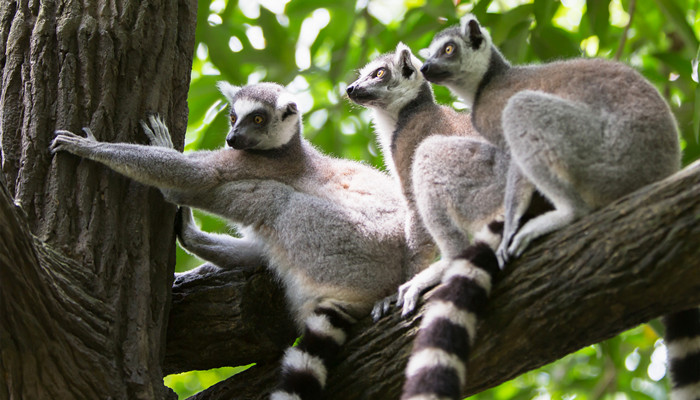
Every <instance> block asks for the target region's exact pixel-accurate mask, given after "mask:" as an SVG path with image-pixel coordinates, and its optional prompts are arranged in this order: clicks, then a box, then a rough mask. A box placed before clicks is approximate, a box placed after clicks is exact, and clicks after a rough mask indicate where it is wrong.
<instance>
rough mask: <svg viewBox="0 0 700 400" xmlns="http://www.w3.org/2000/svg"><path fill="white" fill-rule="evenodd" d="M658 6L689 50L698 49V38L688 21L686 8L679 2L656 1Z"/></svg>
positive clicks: (674, 0) (668, 0) (670, 0)
mask: <svg viewBox="0 0 700 400" xmlns="http://www.w3.org/2000/svg"><path fill="white" fill-rule="evenodd" d="M656 4H657V5H658V6H659V8H660V9H661V11H663V13H664V14H665V15H666V17H667V18H668V19H669V20H670V22H671V26H673V28H674V30H677V31H678V33H679V34H680V36H681V38H682V39H683V42H684V43H685V45H686V46H687V47H688V49H696V48H697V47H698V38H697V36H695V31H694V30H693V27H692V26H690V24H689V23H688V20H687V19H686V13H687V10H686V8H685V7H684V6H682V5H680V4H679V2H678V1H677V0H656ZM691 51H692V50H691ZM691 57H692V56H691Z"/></svg>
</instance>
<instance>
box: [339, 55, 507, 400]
mask: <svg viewBox="0 0 700 400" xmlns="http://www.w3.org/2000/svg"><path fill="white" fill-rule="evenodd" d="M420 67H421V63H420V61H418V60H417V59H416V58H415V57H414V56H413V54H411V51H410V50H409V49H408V48H407V47H406V46H405V45H403V44H399V45H398V46H397V48H396V53H394V54H387V55H383V56H380V57H378V58H377V59H375V60H374V61H372V62H371V63H369V64H368V65H367V66H365V67H364V68H362V70H361V72H360V78H359V79H358V80H357V81H356V82H354V83H353V84H351V85H350V86H349V87H348V89H347V92H348V96H349V97H350V99H351V100H353V101H355V102H356V103H358V104H361V105H364V106H366V107H368V108H370V109H371V110H373V112H374V122H375V127H376V131H377V136H378V137H379V142H380V143H382V148H383V150H384V156H385V160H386V162H387V164H388V167H389V169H390V170H392V171H394V172H395V173H396V174H397V175H398V177H399V180H400V181H401V183H402V188H403V192H404V196H405V197H406V198H407V200H408V203H409V209H417V211H418V212H419V213H420V216H421V219H422V221H423V222H424V223H425V225H426V227H427V228H428V231H430V234H431V235H432V236H433V238H434V239H435V241H436V242H437V243H438V246H439V248H440V252H441V256H442V258H441V260H440V261H438V262H436V263H434V264H432V265H431V266H430V267H429V268H427V269H426V270H424V271H422V272H421V273H419V274H418V275H416V277H414V278H413V279H411V280H410V281H409V282H407V283H405V284H404V285H402V286H401V288H400V289H399V303H403V314H404V315H406V314H408V313H409V312H411V311H413V309H414V308H415V306H416V301H417V299H418V297H419V295H420V292H421V291H422V290H423V289H425V288H426V287H428V286H432V285H434V284H436V283H438V282H440V280H441V279H442V284H441V285H440V287H439V288H438V289H436V290H435V292H434V293H433V296H432V297H431V299H430V302H429V305H428V309H427V311H426V313H425V315H424V317H423V320H422V322H421V327H420V331H419V334H418V337H417V338H416V340H415V343H414V354H413V355H412V356H411V359H410V361H409V364H408V368H407V381H406V385H405V386H404V396H406V397H407V398H410V397H413V396H414V395H419V394H422V393H423V392H421V390H422V386H423V377H424V376H425V375H423V374H422V372H423V371H425V370H426V367H427V368H429V370H430V372H431V374H433V376H437V377H438V378H439V379H440V383H439V386H440V387H439V388H438V387H437V386H435V387H434V388H435V389H438V390H435V391H434V392H433V393H434V394H435V395H439V394H444V393H449V392H450V391H451V392H453V393H455V394H456V395H458V394H459V391H460V386H461V384H462V383H463V381H462V379H463V376H458V375H456V374H455V373H454V371H453V370H452V369H449V368H441V367H440V365H439V364H440V363H441V362H442V363H444V362H449V363H450V367H453V368H454V369H456V370H463V369H465V368H466V365H465V364H466V359H467V356H468V353H469V346H470V345H471V343H473V341H474V338H475V337H476V324H477V316H481V315H482V314H483V311H484V308H485V306H486V304H487V299H488V295H489V293H490V291H491V286H492V283H493V280H494V278H495V276H496V274H497V272H498V270H499V268H498V262H497V260H496V256H495V253H494V251H495V249H496V247H497V246H498V244H499V243H500V239H501V231H502V224H501V223H500V222H499V220H500V218H501V214H502V212H503V192H504V190H505V184H506V172H507V169H508V165H509V163H510V159H509V157H508V156H507V153H506V152H505V151H503V150H501V149H499V148H497V147H496V146H493V145H491V144H489V143H487V142H486V141H484V139H483V138H481V137H480V136H479V135H478V133H477V132H476V131H475V130H474V128H473V127H472V125H471V118H470V116H469V114H468V113H457V112H455V111H454V110H453V109H452V108H450V107H446V106H440V105H438V104H436V103H435V99H434V98H433V92H432V90H431V87H430V84H429V83H428V82H427V81H426V80H425V79H424V78H423V76H422V75H421V74H420V73H419V72H418V71H419V69H420ZM479 231H480V232H479ZM477 232H478V233H477ZM470 243H471V245H470ZM459 299H462V301H459ZM435 367H438V368H435ZM426 398H427V397H426Z"/></svg>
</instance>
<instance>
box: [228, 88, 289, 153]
mask: <svg viewBox="0 0 700 400" xmlns="http://www.w3.org/2000/svg"><path fill="white" fill-rule="evenodd" d="M219 89H220V90H221V92H222V93H223V94H224V96H226V98H228V100H229V102H230V104H231V108H230V112H229V118H230V121H231V130H230V131H229V133H228V135H227V136H226V143H227V144H228V146H229V147H232V148H234V149H238V150H271V149H276V148H279V147H282V146H284V145H285V144H287V143H288V142H289V140H290V139H291V138H292V137H294V135H295V134H296V133H297V132H300V129H301V128H300V124H301V119H300V116H299V111H298V109H297V105H296V102H295V101H294V98H293V96H292V95H291V94H289V93H288V92H287V91H286V90H285V89H284V88H283V87H282V86H279V85H277V84H272V83H258V84H254V85H248V86H244V87H243V88H238V87H236V86H232V85H230V84H228V83H226V82H220V83H219Z"/></svg>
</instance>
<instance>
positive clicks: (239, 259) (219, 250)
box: [176, 207, 267, 269]
mask: <svg viewBox="0 0 700 400" xmlns="http://www.w3.org/2000/svg"><path fill="white" fill-rule="evenodd" d="M177 219H178V220H177V225H176V227H177V228H176V230H177V238H178V240H179V241H180V245H181V246H182V247H183V248H184V249H185V250H187V251H188V252H190V253H192V254H194V255H196V256H197V257H199V258H201V259H203V260H206V261H209V262H211V263H213V264H216V265H217V266H218V267H221V268H227V269H231V268H239V267H246V266H257V265H262V264H264V263H265V262H266V261H267V257H266V256H265V248H264V245H263V243H262V242H260V241H258V240H255V238H254V237H243V238H235V237H233V236H230V235H226V234H216V233H208V232H203V231H201V230H199V229H198V228H197V226H196V225H195V223H194V218H193V217H192V210H191V209H190V208H189V207H180V209H179V210H178V213H177Z"/></svg>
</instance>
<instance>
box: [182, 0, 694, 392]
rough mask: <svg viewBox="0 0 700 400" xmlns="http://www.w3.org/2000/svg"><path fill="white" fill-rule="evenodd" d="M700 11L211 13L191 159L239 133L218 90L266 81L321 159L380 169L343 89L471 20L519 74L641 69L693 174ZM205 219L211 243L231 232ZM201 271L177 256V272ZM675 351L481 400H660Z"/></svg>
mask: <svg viewBox="0 0 700 400" xmlns="http://www.w3.org/2000/svg"><path fill="white" fill-rule="evenodd" d="M697 7H698V2H697V1H694V0H609V1H602V0H601V1H598V0H567V1H562V2H558V1H553V0H532V1H527V0H480V1H475V2H464V3H461V4H457V5H455V4H454V3H453V2H452V1H449V0H446V1H443V0H403V1H397V0H358V1H355V0H332V1H331V0H293V1H291V2H284V1H274V0H254V1H245V2H240V3H239V2H236V1H234V0H200V1H199V9H198V16H197V20H198V21H197V32H196V41H197V49H196V58H195V62H194V68H193V72H192V82H191V87H190V98H189V106H190V115H189V126H188V135H187V144H186V150H197V149H212V148H217V147H220V146H221V145H222V144H223V138H224V135H225V133H226V132H227V130H228V121H227V117H226V112H225V104H224V103H223V99H222V96H221V95H220V94H219V93H218V92H217V91H216V88H215V83H216V81H218V80H222V79H224V80H228V81H230V82H232V83H234V84H246V83H253V82H257V81H260V80H266V81H275V82H279V83H282V84H285V85H288V87H289V88H290V89H291V90H292V91H294V92H296V93H297V94H298V96H299V98H300V99H301V101H300V104H299V106H300V109H301V110H302V111H303V112H304V114H305V122H304V129H305V136H306V137H307V138H308V139H309V140H311V141H312V142H313V143H314V144H315V145H316V146H318V147H319V148H321V149H322V150H323V151H325V152H327V153H330V154H333V155H336V156H338V157H347V158H353V159H359V160H365V161H366V162H368V163H371V164H373V165H376V166H378V167H380V168H381V166H382V160H381V154H379V152H378V151H377V147H376V144H375V143H374V140H373V137H374V135H373V132H372V129H371V127H370V124H369V115H368V113H367V112H366V111H364V110H363V109H361V108H358V107H356V106H352V105H350V103H349V102H348V101H347V100H346V99H345V98H344V90H345V87H346V86H347V84H348V83H349V82H352V81H353V80H354V79H355V77H356V71H357V69H358V68H360V67H362V66H363V65H364V64H366V63H367V62H368V61H369V60H371V59H372V58H373V57H374V56H376V55H377V54H380V53H383V52H389V51H393V49H394V48H395V47H396V44H397V43H398V42H399V41H403V42H404V43H406V44H407V45H408V46H409V47H411V48H412V49H413V50H414V52H417V50H419V49H421V48H424V47H427V45H428V44H429V43H430V40H431V39H432V36H433V35H434V34H435V33H436V32H437V31H439V30H441V29H442V28H444V27H446V26H449V25H452V24H455V23H457V21H458V18H459V17H460V16H462V15H463V14H465V13H467V12H471V13H473V14H475V15H476V16H477V18H479V20H480V21H481V22H482V24H483V25H484V26H486V27H488V28H489V29H490V32H491V35H492V37H493V40H494V42H495V43H496V44H497V45H498V46H499V47H500V48H501V50H502V51H503V53H504V54H505V56H506V57H507V58H508V59H509V60H510V61H511V62H512V63H514V64H521V63H538V62H543V61H549V60H553V59H561V58H570V57H577V56H587V57H602V58H608V59H614V58H617V59H619V60H621V61H623V62H626V63H628V64H630V65H632V66H633V67H635V68H637V69H638V70H639V71H640V72H641V73H642V74H643V75H644V76H646V77H647V78H648V79H649V80H650V81H652V82H653V83H654V84H655V85H656V87H657V88H658V89H659V91H660V92H661V93H662V95H663V96H664V97H666V99H667V100H668V102H669V104H670V106H671V109H672V111H673V113H674V114H675V116H676V119H677V121H678V126H679V128H680V131H681V142H682V146H683V150H684V158H683V162H684V164H688V163H689V162H691V161H693V160H695V159H698V158H700V144H699V140H698V136H699V132H700V87H699V86H698V84H697V82H698V61H697V60H698V56H700V46H699V42H698V31H699V30H700V15H698V9H697ZM435 92H436V97H437V99H438V101H440V102H442V103H446V104H454V105H455V106H456V107H459V106H460V103H459V102H458V101H457V99H455V98H453V97H452V96H451V95H450V93H449V92H448V91H447V90H446V89H445V88H442V87H435ZM197 216H198V218H199V220H200V223H201V224H202V227H203V229H205V230H207V231H227V230H229V228H228V227H227V225H226V224H225V223H224V222H221V221H219V220H217V219H215V218H212V217H210V216H206V215H201V214H197ZM200 262H201V261H198V260H196V259H194V258H192V257H190V256H189V255H187V254H186V253H185V252H183V251H182V250H178V270H180V271H182V270H186V269H189V268H192V267H193V266H195V265H197V264H198V263H200ZM664 351H665V348H664V347H663V344H662V342H661V341H660V340H659V336H658V335H657V334H656V333H655V331H654V330H653V329H651V328H650V327H649V326H642V327H639V328H637V329H634V330H632V331H629V332H627V333H624V334H622V335H620V336H619V337H617V338H614V339H612V340H609V341H607V342H604V343H602V344H600V345H596V346H591V347H589V348H586V349H583V350H581V351H579V352H577V353H575V354H572V355H570V356H568V357H566V358H564V359H563V360H560V361H558V362H556V363H554V364H552V365H549V366H546V367H544V368H542V369H540V370H537V371H533V372H531V373H528V374H525V375H523V376H521V377H519V378H517V379H514V380H513V381H510V382H507V383H505V384H503V385H501V386H499V387H497V388H494V389H491V390H489V391H487V392H484V393H481V394H479V395H476V396H474V397H473V398H475V399H532V398H534V399H549V398H564V399H573V398H576V399H616V400H617V399H631V398H634V399H662V398H665V397H666V396H667V387H666V385H667V384H666V381H665V380H663V379H662V378H663V375H664V373H665V367H664V366H663V359H664V358H665V357H663V352H664ZM660 360H661V361H660ZM218 373H219V372H215V374H218ZM197 374H198V376H199V377H202V376H204V375H203V374H206V373H204V372H198V373H197ZM186 379H192V378H191V377H169V378H168V380H169V385H170V386H171V387H175V388H178V393H180V395H181V396H183V397H184V396H186V395H187V394H190V393H191V392H192V390H187V389H186V388H185V387H184V386H183V385H182V384H181V383H182V382H181V380H186ZM202 379H208V378H202Z"/></svg>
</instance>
